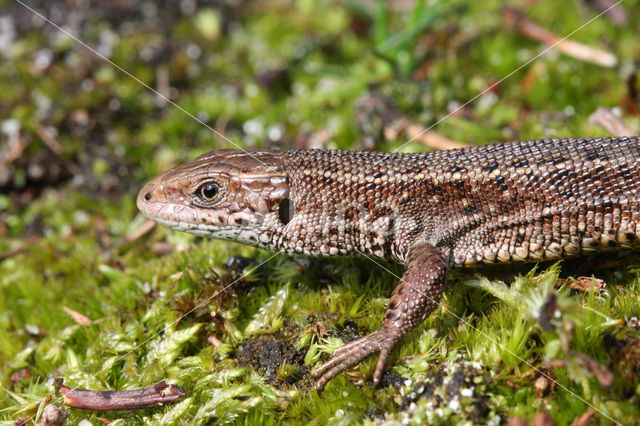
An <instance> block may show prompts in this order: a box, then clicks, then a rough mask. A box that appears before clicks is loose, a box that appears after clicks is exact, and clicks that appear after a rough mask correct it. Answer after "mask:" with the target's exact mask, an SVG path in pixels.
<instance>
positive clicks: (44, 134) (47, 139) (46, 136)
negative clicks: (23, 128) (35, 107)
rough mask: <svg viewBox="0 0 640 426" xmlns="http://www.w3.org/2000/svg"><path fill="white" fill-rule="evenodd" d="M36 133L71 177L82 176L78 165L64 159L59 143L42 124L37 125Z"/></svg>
mask: <svg viewBox="0 0 640 426" xmlns="http://www.w3.org/2000/svg"><path fill="white" fill-rule="evenodd" d="M36 133H37V134H38V136H40V139H42V141H43V142H44V143H45V145H47V146H48V147H49V149H50V150H51V151H52V152H53V153H54V154H55V155H56V156H57V157H58V158H60V160H62V162H63V163H64V165H65V166H66V167H67V169H68V170H69V171H70V172H71V174H72V175H74V176H80V175H82V169H80V167H78V165H77V164H76V163H74V162H73V161H71V160H70V159H69V158H67V157H65V155H64V151H63V150H62V145H60V142H58V141H57V140H56V138H55V137H53V135H52V134H51V133H50V132H49V131H48V130H47V129H46V128H45V127H44V126H43V125H42V124H38V127H36Z"/></svg>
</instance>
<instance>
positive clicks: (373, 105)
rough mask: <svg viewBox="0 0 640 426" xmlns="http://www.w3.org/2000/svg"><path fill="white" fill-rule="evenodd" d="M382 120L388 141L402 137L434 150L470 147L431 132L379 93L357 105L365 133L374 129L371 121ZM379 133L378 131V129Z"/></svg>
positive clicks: (358, 115)
mask: <svg viewBox="0 0 640 426" xmlns="http://www.w3.org/2000/svg"><path fill="white" fill-rule="evenodd" d="M372 116H373V117H374V119H376V120H377V119H378V118H379V119H380V120H381V122H382V134H383V136H384V138H385V140H387V141H390V142H392V141H397V140H398V139H399V138H400V136H401V135H404V137H405V138H407V139H409V140H411V141H416V142H419V143H421V144H423V145H425V146H428V147H429V148H433V149H439V150H444V149H454V148H464V147H465V146H469V145H468V144H466V143H463V142H458V141H454V140H451V139H448V138H446V137H444V136H442V135H440V134H439V133H436V132H434V131H433V130H430V128H427V127H426V126H424V125H423V124H421V123H419V122H417V121H416V120H414V119H412V118H410V117H408V116H407V115H405V114H404V113H403V112H402V111H400V110H399V109H398V108H397V107H396V105H395V103H394V102H393V101H392V100H391V99H389V98H386V97H384V96H381V95H379V94H377V93H373V94H369V95H367V96H363V97H362V98H360V99H359V100H358V102H357V104H356V119H357V120H358V121H360V123H361V124H360V127H361V128H362V129H363V132H364V133H367V129H365V128H364V127H363V126H366V127H367V128H369V127H372V126H371V125H370V124H368V122H369V121H371V120H372V118H371V117H372ZM376 131H377V129H376Z"/></svg>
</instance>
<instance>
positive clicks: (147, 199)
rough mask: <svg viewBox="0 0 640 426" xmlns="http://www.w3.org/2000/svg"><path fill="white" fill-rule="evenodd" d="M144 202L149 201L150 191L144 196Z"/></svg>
mask: <svg viewBox="0 0 640 426" xmlns="http://www.w3.org/2000/svg"><path fill="white" fill-rule="evenodd" d="M144 200H145V201H151V191H149V192H147V193H146V194H144Z"/></svg>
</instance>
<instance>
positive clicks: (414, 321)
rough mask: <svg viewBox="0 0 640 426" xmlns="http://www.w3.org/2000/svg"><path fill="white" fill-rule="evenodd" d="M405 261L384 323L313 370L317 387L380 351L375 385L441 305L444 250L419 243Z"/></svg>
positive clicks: (444, 267)
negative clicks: (397, 350) (392, 356)
mask: <svg viewBox="0 0 640 426" xmlns="http://www.w3.org/2000/svg"><path fill="white" fill-rule="evenodd" d="M405 264H406V269H405V272H404V275H403V277H402V278H401V280H400V283H399V284H398V286H397V287H396V288H395V290H394V291H393V294H392V295H391V300H390V302H389V306H388V307H387V310H386V312H385V315H384V321H383V323H382V326H381V327H380V328H379V329H378V330H376V331H374V332H373V333H371V334H369V335H367V336H364V337H362V338H360V339H357V340H354V341H353V342H351V343H349V344H347V345H345V346H342V347H340V348H338V349H336V351H335V352H334V353H333V355H332V357H331V359H330V360H329V361H327V362H326V363H324V364H323V365H321V366H320V367H319V368H318V369H317V370H316V371H315V372H314V377H316V378H317V377H319V379H318V381H317V383H316V389H318V390H322V389H323V388H324V385H325V384H326V383H327V382H328V381H329V380H331V379H332V378H334V377H335V376H337V375H338V374H340V373H341V372H343V371H344V370H346V369H348V368H350V367H352V366H354V365H356V364H358V363H359V362H360V361H362V360H363V359H364V358H366V357H368V356H369V355H371V354H374V353H377V352H379V353H380V355H379V356H378V364H377V365H376V369H375V372H374V374H373V384H374V386H375V385H377V384H378V383H379V382H380V377H381V376H382V372H383V370H384V366H385V363H386V361H387V358H388V356H389V353H390V352H391V349H393V347H394V346H395V344H396V343H397V342H398V341H399V340H400V339H401V338H402V336H404V335H405V334H407V333H408V332H409V331H411V329H413V328H414V327H415V326H416V325H418V324H420V323H421V322H422V321H424V319H425V318H426V317H427V315H429V313H430V312H431V311H432V310H433V309H434V308H435V307H436V306H437V305H438V303H439V301H440V297H441V295H442V288H443V286H444V282H445V280H446V277H447V269H448V265H447V262H446V260H445V257H444V255H443V254H442V252H441V251H440V250H438V249H437V248H435V247H434V246H432V245H430V244H427V243H418V244H416V245H415V246H413V247H412V248H411V250H410V251H409V255H408V257H407V261H406V262H405Z"/></svg>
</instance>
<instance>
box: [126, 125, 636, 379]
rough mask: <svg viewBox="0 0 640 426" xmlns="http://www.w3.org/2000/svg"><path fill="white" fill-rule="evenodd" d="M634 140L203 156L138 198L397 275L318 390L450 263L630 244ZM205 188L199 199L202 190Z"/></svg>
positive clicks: (178, 222) (166, 219)
mask: <svg viewBox="0 0 640 426" xmlns="http://www.w3.org/2000/svg"><path fill="white" fill-rule="evenodd" d="M639 159H640V139H638V138H637V137H623V138H567V139H539V140H530V141H522V142H511V143H506V144H493V145H485V146H480V147H470V148H463V149H455V150H450V151H438V152H430V153H422V154H398V153H376V152H349V151H324V150H291V151H287V152H271V151H252V152H248V153H247V152H242V151H233V150H223V151H214V152H211V153H209V154H206V155H203V156H201V157H199V158H197V159H195V160H194V161H192V162H190V163H187V164H184V165H182V166H179V167H177V168H175V169H173V170H170V171H168V172H166V173H164V174H162V175H160V176H158V177H157V178H155V179H153V180H152V181H151V182H149V183H148V184H147V185H145V187H144V188H143V189H142V190H141V191H140V195H139V196H138V207H139V208H140V210H141V211H142V212H143V213H144V214H145V215H146V216H148V217H149V218H151V219H153V220H156V221H158V222H160V223H162V224H165V225H168V226H171V227H173V228H175V229H179V230H183V231H188V232H193V233H196V234H199V235H207V236H212V237H215V238H222V239H228V240H234V241H239V242H244V243H247V244H252V245H256V246H259V247H262V248H265V249H270V250H274V251H275V250H277V251H283V252H287V253H298V254H304V255H316V256H339V255H362V254H364V255H374V256H378V257H382V258H392V259H395V260H397V261H399V262H402V263H404V264H405V266H406V270H405V273H404V276H403V277H402V279H401V281H400V283H399V285H398V287H397V288H396V290H395V291H394V293H393V295H392V297H391V299H390V303H389V306H388V309H387V312H386V313H385V317H384V320H383V324H382V326H381V328H380V329H379V330H377V331H375V332H374V333H372V334H370V335H368V336H365V337H363V338H361V339H359V340H357V341H355V342H352V343H350V344H349V345H346V346H344V347H343V348H340V349H339V350H337V351H336V353H334V355H333V357H332V358H331V359H330V360H329V361H328V362H327V363H325V364H324V365H323V366H321V367H319V368H318V369H317V370H316V372H315V374H316V376H317V377H318V382H317V383H318V385H317V386H318V389H322V387H323V386H324V385H325V384H326V383H327V382H328V381H329V380H330V379H331V378H333V377H335V376H336V375H337V374H339V373H340V372H342V371H344V370H345V369H347V368H349V367H351V366H353V365H355V364H357V363H358V362H360V361H361V360H362V359H363V358H365V357H366V356H368V355H370V354H373V353H379V358H378V364H377V366H376V370H375V372H374V377H373V382H374V383H378V381H379V380H380V376H381V374H382V371H383V369H384V364H385V362H386V359H387V357H388V355H389V352H390V351H391V348H393V346H394V345H395V343H396V342H397V341H398V340H399V339H400V338H401V337H402V336H403V335H405V334H406V333H407V332H408V331H409V330H411V329H412V328H413V327H415V326H416V325H417V324H419V323H420V322H421V321H423V320H424V318H425V317H426V316H427V315H428V314H429V313H430V312H431V311H432V310H433V309H434V307H436V306H437V304H438V303H439V300H440V296H441V293H442V287H443V285H444V282H445V280H446V276H447V271H448V269H449V268H450V267H472V266H476V265H480V264H495V263H512V262H537V261H542V260H554V259H562V258H568V257H577V256H581V255H585V254H589V253H595V252H601V251H607V250H616V249H621V248H631V249H637V248H639V246H640V195H639V194H638V189H639V186H640V185H639V183H640V167H639V164H638V162H639V161H640V160H639ZM205 189H206V190H205Z"/></svg>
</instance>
